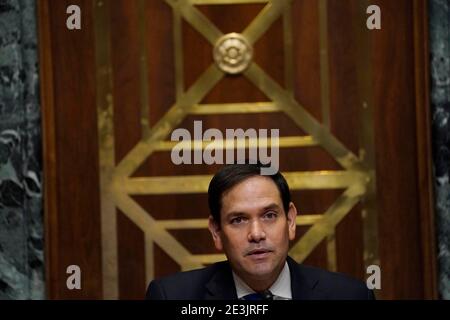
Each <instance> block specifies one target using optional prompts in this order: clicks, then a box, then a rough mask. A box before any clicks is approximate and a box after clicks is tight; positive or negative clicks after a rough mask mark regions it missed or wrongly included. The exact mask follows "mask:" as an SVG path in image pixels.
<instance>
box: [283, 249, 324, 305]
mask: <svg viewBox="0 0 450 320" xmlns="http://www.w3.org/2000/svg"><path fill="white" fill-rule="evenodd" d="M287 262H288V265H289V272H290V274H291V290H292V300H311V299H314V296H315V291H314V288H315V286H316V285H317V282H318V279H316V278H310V277H306V276H305V274H304V272H303V270H302V266H301V265H300V264H298V263H297V262H296V261H295V260H294V259H292V258H291V257H289V256H288V257H287Z"/></svg>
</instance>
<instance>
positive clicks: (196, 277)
mask: <svg viewBox="0 0 450 320" xmlns="http://www.w3.org/2000/svg"><path fill="white" fill-rule="evenodd" d="M222 264H223V262H219V263H215V264H213V265H211V266H208V267H206V268H201V269H196V270H191V271H184V272H177V273H175V274H173V275H170V276H165V277H162V278H159V279H155V280H153V281H151V282H150V284H149V286H148V288H147V293H146V296H145V298H146V299H147V300H166V299H168V300H197V299H201V298H202V297H203V295H204V294H205V285H206V283H207V282H208V281H209V279H210V278H211V277H212V275H213V274H214V273H215V272H216V270H217V269H218V268H220V267H221V265H222Z"/></svg>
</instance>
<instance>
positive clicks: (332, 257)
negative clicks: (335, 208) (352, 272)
mask: <svg viewBox="0 0 450 320" xmlns="http://www.w3.org/2000/svg"><path fill="white" fill-rule="evenodd" d="M327 264H328V270H329V271H334V272H336V271H337V257H336V233H335V230H333V231H332V233H330V234H329V235H327Z"/></svg>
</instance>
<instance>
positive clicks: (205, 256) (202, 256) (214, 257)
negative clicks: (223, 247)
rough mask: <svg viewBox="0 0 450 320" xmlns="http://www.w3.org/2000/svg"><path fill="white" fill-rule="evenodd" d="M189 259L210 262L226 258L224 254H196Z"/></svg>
mask: <svg viewBox="0 0 450 320" xmlns="http://www.w3.org/2000/svg"><path fill="white" fill-rule="evenodd" d="M191 259H192V261H194V262H196V263H201V264H211V263H215V262H219V261H224V260H226V256H225V255H224V254H196V255H193V256H192V258H191Z"/></svg>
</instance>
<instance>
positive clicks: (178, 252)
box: [114, 185, 201, 267]
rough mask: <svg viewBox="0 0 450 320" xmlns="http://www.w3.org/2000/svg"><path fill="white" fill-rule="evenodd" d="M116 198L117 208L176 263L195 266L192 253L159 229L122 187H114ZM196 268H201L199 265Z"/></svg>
mask: <svg viewBox="0 0 450 320" xmlns="http://www.w3.org/2000/svg"><path fill="white" fill-rule="evenodd" d="M114 196H115V200H116V203H117V207H118V208H120V210H121V211H122V212H123V213H124V214H125V215H126V216H127V217H128V218H129V219H130V220H131V221H132V222H133V223H134V224H135V225H136V226H138V227H139V228H140V229H141V230H142V231H144V232H145V233H148V234H149V235H151V237H152V238H153V241H154V242H155V243H157V244H158V246H159V247H161V249H162V250H164V251H165V252H166V253H167V254H168V255H169V256H170V257H171V258H172V259H173V260H174V261H175V262H176V263H178V264H180V265H183V264H186V263H189V265H190V266H191V267H193V266H194V265H193V264H192V263H190V262H191V259H190V256H191V254H190V252H189V251H188V250H186V248H184V247H183V246H182V245H181V244H180V243H179V242H178V241H177V240H176V239H175V238H174V237H173V236H172V235H171V234H170V233H169V232H167V231H166V230H164V229H163V228H161V227H159V226H158V225H157V224H156V221H155V219H154V218H153V217H152V216H151V215H150V214H149V213H147V212H146V211H145V210H144V209H143V208H142V207H141V206H139V205H138V204H137V203H136V202H135V201H134V200H133V199H131V198H130V197H129V195H128V194H125V193H124V192H123V188H122V187H121V186H120V185H115V186H114ZM196 267H201V265H200V264H197V265H196Z"/></svg>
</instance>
